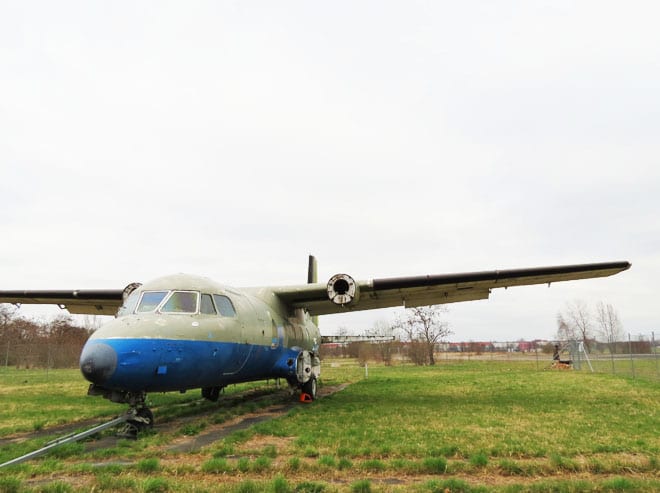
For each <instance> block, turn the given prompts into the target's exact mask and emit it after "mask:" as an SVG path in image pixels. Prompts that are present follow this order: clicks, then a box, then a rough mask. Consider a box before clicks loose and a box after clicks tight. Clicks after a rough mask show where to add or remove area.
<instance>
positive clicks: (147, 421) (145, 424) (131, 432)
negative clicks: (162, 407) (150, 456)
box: [118, 407, 154, 440]
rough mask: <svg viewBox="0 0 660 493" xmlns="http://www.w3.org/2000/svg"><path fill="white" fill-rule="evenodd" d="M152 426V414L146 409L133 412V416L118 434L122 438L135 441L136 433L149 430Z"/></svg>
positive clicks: (142, 408)
mask: <svg viewBox="0 0 660 493" xmlns="http://www.w3.org/2000/svg"><path fill="white" fill-rule="evenodd" d="M153 425H154V413H152V412H151V409H149V408H148V407H141V408H139V409H135V410H134V414H133V416H132V417H131V418H130V419H128V420H127V421H126V424H125V425H124V428H123V429H122V430H121V431H120V432H119V434H118V435H119V436H120V437H122V438H130V439H133V440H135V439H137V436H138V433H140V432H141V431H145V430H150V429H151V428H152V427H153Z"/></svg>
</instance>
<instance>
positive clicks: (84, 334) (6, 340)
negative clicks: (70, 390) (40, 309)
mask: <svg viewBox="0 0 660 493" xmlns="http://www.w3.org/2000/svg"><path fill="white" fill-rule="evenodd" d="M88 325H90V324H88ZM92 332H93V328H89V327H84V326H81V325H80V324H79V323H77V322H76V321H74V320H73V318H72V317H71V316H70V315H65V314H62V315H59V316H58V317H55V318H54V319H53V320H50V321H40V320H33V319H29V318H25V317H22V316H20V315H19V314H18V311H17V310H16V309H15V308H14V307H13V306H12V305H0V365H2V366H5V367H8V366H12V367H16V368H72V367H76V366H78V360H79V358H80V352H81V351H82V347H83V345H84V344H85V342H86V341H87V339H88V338H89V336H90V335H91V333H92Z"/></svg>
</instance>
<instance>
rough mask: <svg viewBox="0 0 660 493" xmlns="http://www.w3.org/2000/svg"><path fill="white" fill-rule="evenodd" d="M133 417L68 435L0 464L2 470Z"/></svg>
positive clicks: (124, 417) (114, 420) (123, 417)
mask: <svg viewBox="0 0 660 493" xmlns="http://www.w3.org/2000/svg"><path fill="white" fill-rule="evenodd" d="M131 417H132V415H131V414H124V415H123V416H120V417H118V418H115V419H113V420H112V421H109V422H107V423H104V424H102V425H98V426H95V427H94V428H91V429H89V430H87V431H83V432H80V433H77V434H75V435H67V436H65V437H62V438H58V439H57V440H55V441H53V442H50V443H49V444H48V445H46V446H45V447H42V448H40V449H39V450H35V451H34V452H30V453H29V454H25V455H22V456H20V457H17V458H16V459H12V460H10V461H8V462H5V463H4V464H0V468H3V467H6V466H13V465H14V464H20V463H21V462H25V461H26V460H30V459H34V458H35V457H39V456H40V455H43V454H45V453H46V452H48V451H49V450H52V449H54V448H55V447H59V446H60V445H64V444H65V443H73V442H77V441H78V440H82V439H83V438H87V437H88V436H91V435H94V434H95V433H99V432H101V431H103V430H105V429H107V428H112V427H113V426H116V425H118V424H121V423H123V422H125V421H127V420H128V419H130V418H131Z"/></svg>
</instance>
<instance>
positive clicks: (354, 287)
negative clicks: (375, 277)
mask: <svg viewBox="0 0 660 493" xmlns="http://www.w3.org/2000/svg"><path fill="white" fill-rule="evenodd" d="M328 298H330V301H332V302H333V303H334V304H336V305H350V304H351V303H357V302H358V300H359V299H360V287H359V286H358V284H357V283H356V282H355V279H353V278H352V277H351V276H349V275H348V274H335V275H334V276H332V277H331V278H330V280H329V281H328Z"/></svg>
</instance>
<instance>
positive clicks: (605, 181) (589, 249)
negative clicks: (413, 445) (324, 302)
mask: <svg viewBox="0 0 660 493" xmlns="http://www.w3.org/2000/svg"><path fill="white" fill-rule="evenodd" d="M658 18H660V5H659V4H658V3H657V2H653V1H648V2H625V3H624V2H607V1H582V2H574V1H565V2H563V1H548V2H531V1H530V2H521V1H501V2H489V1H483V2H477V1H465V2H454V1H451V2H450V1H447V2H440V1H438V2H413V1H405V2H404V1H401V2H387V1H373V2H355V1H350V2H347V1H333V2H323V3H321V2H305V1H299V2H286V1H285V2H271V1H263V2H259V1H254V2H218V1H208V2H207V1H194V2H193V1H186V2H165V1H151V2H135V1H112V2H89V1H79V2H71V1H58V2H50V1H43V2H39V1H29V0H28V1H20V2H18V1H16V2H12V1H0V166H1V167H2V175H1V177H2V178H1V181H0V288H2V289H19V288H20V289H32V288H90V287H103V288H118V287H123V286H125V285H126V284H127V283H129V282H132V281H146V280H149V279H150V278H153V277H158V276H160V275H164V274H169V273H172V272H190V273H196V274H203V275H206V276H208V277H211V278H213V279H215V280H217V281H220V282H224V283H227V284H230V285H234V286H252V285H264V284H266V285H277V284H291V283H298V282H304V281H305V279H306V262H307V255H308V254H309V253H313V254H315V255H316V256H317V257H318V258H319V262H320V267H319V274H320V277H321V279H323V280H325V279H327V278H329V277H330V276H331V275H332V274H335V273H337V272H347V273H349V274H351V275H353V276H354V277H355V278H358V279H369V278H373V277H389V276H399V275H416V274H431V273H432V274H439V273H449V272H462V271H473V270H490V269H496V268H516V267H531V266H538V265H554V264H566V263H581V262H593V261H608V260H629V261H631V262H632V263H633V267H632V269H631V270H630V271H627V272H625V273H623V274H620V275H618V276H616V277H613V278H607V279H600V280H590V281H581V282H571V283H560V284H556V285H553V286H552V287H551V288H550V289H548V288H547V287H545V286H536V287H527V288H516V289H510V290H507V291H504V290H496V291H494V292H493V294H492V295H491V299H490V300H488V301H478V302H471V303H463V304H455V305H450V306H449V308H450V313H449V316H448V318H449V321H450V323H451V325H452V326H453V329H454V332H455V335H454V336H453V339H454V340H463V339H464V340H468V339H472V340H480V339H490V340H492V339H500V340H502V339H518V338H522V337H527V338H533V337H546V338H550V337H552V336H553V334H554V333H555V329H556V323H555V316H556V314H557V312H558V311H559V310H561V309H563V308H564V307H565V304H566V303H567V302H569V301H573V300H583V301H584V302H586V303H589V304H592V305H595V303H596V302H598V301H604V302H608V303H612V304H613V305H614V306H615V307H616V309H617V310H618V311H619V314H620V316H621V319H622V321H623V323H624V326H625V329H626V330H627V331H630V332H632V333H633V334H637V333H641V332H643V333H650V331H652V330H655V331H656V334H657V333H658V330H659V329H660V323H659V321H660V314H659V313H658V308H657V307H658V302H657V297H658V294H657V284H656V281H657V280H658V279H659V278H660V253H659V251H660V226H659V221H658V217H659V216H660V160H659V156H660V152H659V151H660V90H659V88H660V30H659V29H658V27H657V20H658ZM28 312H29V311H28ZM29 313H39V314H41V313H52V312H43V311H38V312H29ZM396 313H397V311H396V310H387V311H376V312H363V313H360V314H353V315H342V316H333V317H330V316H328V317H323V318H322V319H321V328H322V331H324V332H326V333H333V331H336V330H337V328H338V327H339V326H345V327H347V328H348V329H349V331H353V330H355V331H358V330H362V329H365V328H368V327H371V326H372V325H373V323H374V322H375V321H376V320H387V319H392V318H393V317H394V316H395V314H396Z"/></svg>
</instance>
